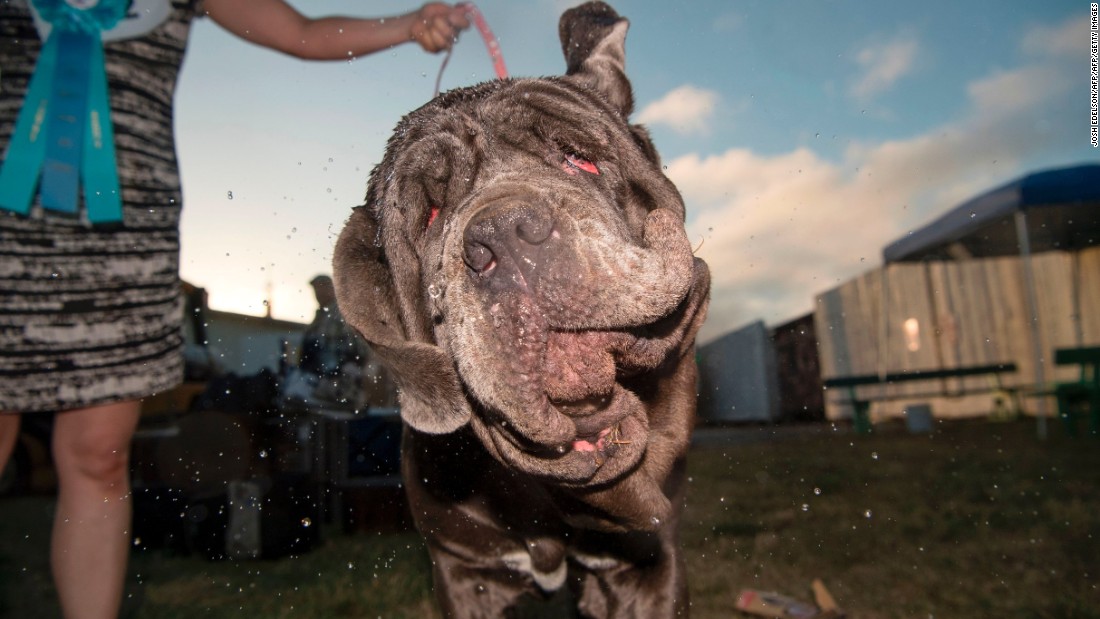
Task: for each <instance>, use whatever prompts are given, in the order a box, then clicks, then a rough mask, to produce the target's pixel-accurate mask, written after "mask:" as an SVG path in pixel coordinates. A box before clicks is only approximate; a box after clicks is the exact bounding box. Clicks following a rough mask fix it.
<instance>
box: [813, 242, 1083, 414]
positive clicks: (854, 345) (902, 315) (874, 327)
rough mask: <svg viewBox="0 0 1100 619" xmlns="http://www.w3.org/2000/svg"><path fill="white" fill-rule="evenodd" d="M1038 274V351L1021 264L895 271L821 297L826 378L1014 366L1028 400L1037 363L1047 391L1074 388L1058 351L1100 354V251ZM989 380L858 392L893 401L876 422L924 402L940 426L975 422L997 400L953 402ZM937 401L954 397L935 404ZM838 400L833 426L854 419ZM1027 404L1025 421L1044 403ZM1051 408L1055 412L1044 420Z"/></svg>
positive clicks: (1058, 257) (1061, 255) (1051, 262)
mask: <svg viewBox="0 0 1100 619" xmlns="http://www.w3.org/2000/svg"><path fill="white" fill-rule="evenodd" d="M1032 268H1033V271H1034V274H1035V283H1036V293H1037V294H1036V297H1037V301H1038V307H1037V310H1038V311H1037V319H1038V326H1039V341H1038V342H1036V341H1034V339H1035V338H1034V337H1033V333H1032V330H1031V327H1030V324H1029V320H1030V317H1031V311H1030V309H1029V302H1028V298H1027V291H1026V288H1025V283H1024V282H1025V280H1024V271H1023V262H1022V260H1021V259H1020V258H1018V257H1008V258H982V259H969V260H962V261H933V262H924V263H898V264H890V265H887V266H885V267H880V268H878V269H875V270H873V271H870V272H867V273H865V274H863V275H861V276H859V277H856V278H855V279H852V280H850V281H848V282H846V283H844V284H842V285H840V286H838V287H837V288H834V289H832V290H829V291H827V292H825V293H823V294H821V295H819V296H818V297H817V299H816V301H817V302H816V304H815V311H814V324H815V330H816V333H817V339H818V341H819V344H820V363H821V370H822V377H823V378H834V377H839V376H850V375H855V374H874V373H882V374H885V373H889V372H902V371H906V370H936V369H950V368H954V367H960V366H967V365H984V364H992V363H999V362H1014V363H1016V365H1017V366H1018V368H1019V371H1018V372H1017V373H1016V374H1015V375H1010V376H1007V377H1005V378H1006V380H1005V384H1006V385H1007V386H1010V387H1014V388H1021V389H1024V390H1027V389H1028V388H1032V387H1034V386H1035V384H1036V380H1037V373H1036V364H1037V362H1038V363H1042V364H1043V366H1042V367H1043V371H1044V382H1046V383H1050V382H1052V381H1056V380H1072V379H1074V378H1075V375H1074V374H1073V372H1074V370H1073V368H1067V367H1061V368H1060V367H1058V366H1055V365H1054V364H1053V362H1052V355H1053V351H1054V349H1055V348H1058V347H1066V346H1087V345H1091V346H1095V345H1100V248H1090V249H1086V250H1082V251H1078V252H1059V251H1052V252H1044V253H1041V254H1037V255H1034V256H1032ZM1037 360H1038V361H1037ZM988 380H989V379H987V378H950V379H944V380H943V381H939V384H938V385H929V384H927V383H924V384H898V385H887V386H868V387H861V389H866V390H867V391H866V392H865V393H866V394H869V395H870V396H871V397H874V396H875V395H876V394H879V395H890V396H893V397H892V398H891V399H890V400H888V401H883V402H877V403H876V404H875V405H873V407H872V409H871V415H872V417H873V418H874V417H883V416H891V415H898V414H901V413H902V411H903V410H904V408H905V406H906V405H908V404H910V403H914V402H917V401H919V402H926V403H930V404H932V407H933V410H934V411H935V413H936V414H937V415H940V416H961V415H978V414H987V413H989V412H990V411H991V410H992V407H993V406H994V402H993V398H994V397H1000V396H998V394H981V395H970V396H962V395H959V396H954V395H951V394H958V393H961V392H964V391H966V392H971V391H975V390H977V391H980V390H981V387H982V385H984V384H988ZM983 381H986V382H983ZM875 390H878V391H875ZM930 392H936V393H940V394H947V395H946V396H943V397H935V398H930V397H928V395H929V393H930ZM908 396H912V398H911V399H907V397H908ZM836 400H837V398H835V397H830V394H826V416H827V417H828V418H830V419H837V418H846V417H848V416H849V415H850V414H851V411H850V408H849V407H848V406H847V405H846V404H841V403H838V402H837V401H836ZM1021 401H1022V403H1023V405H1024V408H1025V409H1026V412H1034V411H1035V410H1036V409H1037V407H1038V398H1027V397H1025V398H1022V399H1021ZM1053 406H1054V405H1053V404H1052V403H1049V402H1048V403H1047V411H1048V412H1051V413H1052V411H1053V410H1054V409H1053Z"/></svg>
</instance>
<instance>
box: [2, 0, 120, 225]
mask: <svg viewBox="0 0 1100 619" xmlns="http://www.w3.org/2000/svg"><path fill="white" fill-rule="evenodd" d="M34 6H35V9H36V10H37V11H38V13H39V15H40V16H41V17H42V18H43V19H45V20H47V21H49V22H50V25H51V32H50V36H49V38H48V39H47V40H46V42H45V44H44V45H43V47H42V51H41V52H40V54H39V58H38V63H37V64H36V66H35V70H34V74H33V75H32V76H31V81H30V84H29V85H28V88H27V94H26V96H25V97H24V100H23V107H22V108H21V109H20V111H19V116H18V117H17V119H16V123H15V131H14V133H13V134H12V138H11V141H10V142H9V144H8V151H7V153H6V154H5V157H4V163H3V167H2V168H0V208H3V209H6V210H9V211H12V212H15V213H18V214H20V215H26V214H28V213H29V212H30V207H31V203H32V202H33V200H34V195H35V193H36V190H37V191H38V192H39V193H40V194H41V202H42V206H43V208H46V209H49V210H52V211H55V212H59V213H66V214H72V215H76V214H77V213H78V204H79V197H80V185H81V182H82V183H83V186H84V194H85V195H84V204H85V209H86V213H87V217H88V221H89V222H91V223H93V224H98V223H112V222H119V221H121V220H122V200H121V191H120V187H119V181H118V168H117V164H116V158H115V147H114V131H113V129H112V127H111V120H110V118H111V117H110V114H111V110H110V103H109V100H108V95H107V73H106V70H105V68H104V55H103V43H102V40H101V38H100V33H101V32H102V31H103V30H108V29H110V28H112V27H113V26H114V25H115V24H117V23H118V21H119V20H120V19H121V18H122V17H123V16H124V15H125V13H126V8H127V6H129V0H99V2H96V3H91V6H89V7H88V8H79V7H77V6H73V5H72V4H70V3H69V2H67V1H64V0H36V2H35V4H34Z"/></svg>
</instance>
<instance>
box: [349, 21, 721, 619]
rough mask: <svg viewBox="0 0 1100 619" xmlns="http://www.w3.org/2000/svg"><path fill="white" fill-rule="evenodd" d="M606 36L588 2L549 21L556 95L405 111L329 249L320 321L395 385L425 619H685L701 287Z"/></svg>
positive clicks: (472, 95) (485, 92)
mask: <svg viewBox="0 0 1100 619" xmlns="http://www.w3.org/2000/svg"><path fill="white" fill-rule="evenodd" d="M627 28H628V22H627V20H626V19H624V18H622V17H620V16H619V15H618V14H617V13H616V12H615V10H614V9H612V8H611V7H610V6H608V5H606V4H604V3H602V2H589V3H587V4H584V5H582V6H580V7H577V8H574V9H570V10H568V11H566V12H565V13H564V14H563V15H562V18H561V21H560V24H559V34H560V37H561V42H562V48H563V51H564V55H565V60H566V65H567V71H566V74H565V75H563V76H554V77H547V78H539V79H506V80H498V81H492V82H486V83H482V84H478V85H475V86H471V87H466V88H461V89H457V90H453V91H450V92H446V93H443V94H441V95H439V96H437V97H436V98H435V99H433V100H432V101H430V102H429V103H427V104H426V105H424V106H423V107H421V108H420V109H417V110H416V111H414V112H412V113H410V114H408V115H407V116H406V117H405V118H403V119H402V120H401V121H400V122H399V124H398V125H397V127H396V130H395V132H394V134H393V136H392V137H391V138H390V139H389V141H388V142H387V148H386V151H385V154H384V156H383V158H382V161H381V163H380V164H378V166H377V167H375V169H374V170H373V171H372V172H371V174H370V179H369V183H368V187H367V195H366V201H365V203H364V205H362V206H359V207H356V208H355V209H353V212H352V213H351V215H350V217H349V218H348V221H347V223H346V224H345V227H344V229H343V230H342V232H341V234H340V237H339V239H338V241H337V245H336V248H335V250H334V255H333V263H334V273H335V281H336V286H337V295H338V303H339V306H340V308H341V310H342V311H343V312H344V315H345V318H346V320H347V321H348V322H349V323H350V324H351V325H352V326H353V327H354V328H355V329H357V330H358V331H359V332H360V333H361V334H362V335H363V336H364V337H365V338H366V339H367V341H368V342H369V343H370V344H371V346H372V349H373V351H374V353H375V354H376V355H377V356H378V357H379V358H380V359H381V360H382V362H383V363H384V364H385V365H386V366H387V367H388V368H389V369H390V370H391V371H392V373H393V374H394V376H395V379H396V381H397V383H398V387H399V389H400V409H401V416H402V420H403V422H404V426H405V429H404V434H403V438H402V476H403V480H404V484H405V487H406V494H407V497H408V500H409V506H410V508H411V511H412V514H413V518H414V521H415V524H416V526H417V529H418V530H419V531H420V533H421V534H422V535H423V537H424V538H425V541H426V543H427V547H428V550H429V553H430V555H431V560H432V565H433V579H434V584H435V591H436V596H437V598H438V601H439V603H440V605H441V607H442V610H443V614H444V615H445V616H446V617H502V616H511V615H510V613H512V612H513V611H514V609H515V607H516V606H517V604H520V602H521V600H522V599H523V598H525V597H527V596H529V595H530V594H535V597H539V596H542V597H549V596H551V595H552V594H554V592H556V591H558V590H559V589H562V588H563V587H566V586H568V588H569V591H571V593H570V592H568V591H567V592H565V593H563V594H562V595H571V596H572V599H573V600H575V602H576V606H577V609H578V611H579V612H580V614H581V615H583V616H586V617H646V618H652V617H672V616H686V615H687V586H686V578H685V568H684V563H683V560H682V557H681V555H680V552H679V550H678V532H677V531H678V519H679V514H680V511H681V507H682V504H683V501H684V491H685V454H686V451H687V448H688V444H689V439H690V433H691V430H692V428H693V424H694V414H695V401H696V387H695V384H696V367H695V359H694V347H695V334H696V332H697V331H698V329H699V327H700V326H701V324H702V322H703V320H704V318H705V315H706V308H707V303H708V299H709V290H710V276H709V272H708V270H707V267H706V264H705V263H704V262H702V261H701V260H699V259H696V258H695V257H694V255H693V251H692V247H691V244H690V242H689V239H688V236H687V233H686V231H685V227H684V221H685V208H684V203H683V200H682V198H681V197H680V194H679V192H678V191H677V189H676V187H675V186H674V185H673V183H672V182H671V181H670V180H669V179H668V178H667V177H666V176H665V175H664V173H663V172H662V167H661V164H660V161H659V158H658V155H657V152H656V149H655V147H654V146H653V143H652V141H651V140H650V137H649V135H648V133H647V132H646V130H645V129H644V128H642V127H641V126H638V125H633V124H630V122H629V121H628V118H629V116H630V114H631V112H632V108H633V105H634V103H633V94H632V92H631V86H630V82H629V80H628V79H627V76H626V73H625V39H626V33H627ZM524 603H526V602H524Z"/></svg>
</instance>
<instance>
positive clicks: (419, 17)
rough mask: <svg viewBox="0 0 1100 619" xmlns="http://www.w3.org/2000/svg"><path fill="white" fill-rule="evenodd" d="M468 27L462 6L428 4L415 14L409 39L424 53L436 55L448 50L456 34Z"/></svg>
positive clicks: (440, 3) (468, 22) (467, 20)
mask: <svg viewBox="0 0 1100 619" xmlns="http://www.w3.org/2000/svg"><path fill="white" fill-rule="evenodd" d="M469 27H470V20H469V18H468V17H466V9H465V8H464V7H463V6H462V5H460V4H459V5H455V6H451V5H449V4H446V3H443V2H429V3H428V4H425V5H424V6H422V7H420V10H419V11H417V12H416V18H415V19H414V20H413V23H412V26H411V28H410V29H409V38H411V39H412V40H414V41H416V42H417V43H419V44H420V47H422V48H424V50H425V51H428V52H432V53H436V52H439V51H442V50H445V49H450V47H451V45H453V44H454V42H455V38H456V37H457V36H458V33H459V32H460V31H462V30H465V29H466V28H469Z"/></svg>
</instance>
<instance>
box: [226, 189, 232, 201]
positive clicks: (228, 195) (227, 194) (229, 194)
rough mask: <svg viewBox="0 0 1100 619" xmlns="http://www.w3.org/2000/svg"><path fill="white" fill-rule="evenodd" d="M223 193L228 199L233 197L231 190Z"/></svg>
mask: <svg viewBox="0 0 1100 619" xmlns="http://www.w3.org/2000/svg"><path fill="white" fill-rule="evenodd" d="M225 195H226V196H227V197H228V198H229V199H230V200H232V199H233V192H232V191H227V192H225Z"/></svg>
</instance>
